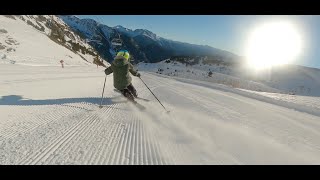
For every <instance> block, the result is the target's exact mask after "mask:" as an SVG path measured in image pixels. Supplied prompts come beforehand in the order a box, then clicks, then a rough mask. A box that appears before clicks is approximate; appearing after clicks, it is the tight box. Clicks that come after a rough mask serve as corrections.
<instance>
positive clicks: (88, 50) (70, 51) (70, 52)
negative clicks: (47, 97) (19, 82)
mask: <svg viewBox="0 0 320 180" xmlns="http://www.w3.org/2000/svg"><path fill="white" fill-rule="evenodd" d="M0 22H1V23H0V58H1V59H0V62H1V63H12V64H13V63H16V64H26V65H57V66H60V61H61V60H63V61H64V65H66V66H68V65H90V64H92V62H93V58H94V57H95V56H97V52H96V51H95V50H94V48H93V47H91V46H90V45H89V44H87V43H86V42H85V40H84V39H82V38H81V37H80V36H79V35H77V34H76V33H74V32H73V30H71V29H70V28H69V26H68V25H67V24H65V23H64V22H63V21H62V20H61V19H60V18H59V17H57V16H48V15H19V16H17V15H14V16H13V15H9V16H8V15H7V16H0Z"/></svg>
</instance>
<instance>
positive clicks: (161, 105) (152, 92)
mask: <svg viewBox="0 0 320 180" xmlns="http://www.w3.org/2000/svg"><path fill="white" fill-rule="evenodd" d="M139 79H140V80H141V81H142V82H143V84H144V85H145V86H146V87H147V88H148V89H149V91H150V92H151V94H152V95H153V96H154V97H155V98H156V99H157V100H158V101H159V103H160V104H161V106H162V107H163V108H164V109H165V110H166V111H167V113H168V112H170V111H168V110H167V109H166V108H165V107H164V106H163V105H162V103H161V102H160V100H159V99H158V98H157V96H156V95H155V94H153V92H152V91H151V89H150V88H149V87H148V86H147V85H146V83H145V82H144V81H143V80H142V79H141V77H139Z"/></svg>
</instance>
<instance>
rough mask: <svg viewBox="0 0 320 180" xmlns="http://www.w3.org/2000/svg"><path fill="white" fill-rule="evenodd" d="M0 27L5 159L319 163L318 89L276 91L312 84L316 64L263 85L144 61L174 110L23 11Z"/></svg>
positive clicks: (148, 76) (0, 153) (151, 81)
mask: <svg viewBox="0 0 320 180" xmlns="http://www.w3.org/2000/svg"><path fill="white" fill-rule="evenodd" d="M73 18H76V17H73ZM57 20H58V19H57ZM60 23H62V22H60ZM0 29H5V30H6V31H7V33H4V32H6V31H3V30H2V31H1V33H0V43H1V44H0V45H5V48H4V49H2V50H0V87H1V88H0V164H1V165H5V164H320V133H319V132H320V131H319V130H320V98H319V96H311V95H310V94H309V96H301V95H289V94H284V93H280V92H282V90H286V89H290V88H291V87H292V86H294V85H296V84H297V83H300V82H301V81H305V84H303V85H305V86H306V87H310V86H309V85H310V84H313V85H314V86H313V89H312V92H315V91H316V90H318V89H317V82H318V81H319V78H318V77H319V72H320V71H319V70H317V69H308V68H303V67H302V68H301V67H300V68H298V69H294V68H291V69H289V70H288V71H284V72H283V74H282V75H281V73H278V75H279V78H277V79H278V80H279V82H267V83H265V84H264V83H261V82H254V81H248V80H245V79H243V78H241V76H239V77H235V76H234V75H232V74H228V73H229V71H228V69H223V70H220V67H219V68H218V67H216V66H208V65H204V64H201V63H200V64H197V65H194V66H188V67H186V66H185V65H184V64H181V63H176V64H168V63H165V61H163V62H160V63H155V64H148V63H147V64H145V63H140V64H138V65H137V68H138V69H139V72H140V73H141V74H142V76H141V78H142V79H143V81H145V83H146V84H147V85H148V87H149V88H150V89H151V90H152V92H153V93H154V94H155V95H156V96H157V97H158V99H159V100H160V101H161V102H162V104H163V105H164V106H165V108H166V109H168V110H169V111H170V113H166V112H165V111H164V109H163V107H162V106H161V105H160V104H159V103H158V101H157V100H156V99H155V97H153V95H152V94H151V93H150V91H149V90H148V88H147V87H146V86H145V85H144V84H143V83H142V81H141V80H139V79H138V78H137V77H133V78H132V79H133V82H132V83H133V85H134V86H135V88H136V89H137V91H138V95H139V97H141V98H143V99H147V100H149V102H146V101H143V100H139V99H138V100H137V101H138V103H139V105H140V106H143V107H145V108H146V109H145V110H141V109H139V108H138V107H139V106H134V105H132V104H131V103H129V102H127V100H126V99H125V98H123V97H122V95H120V94H119V93H117V92H115V91H114V88H113V75H112V74H111V75H109V76H107V77H105V75H104V72H103V71H104V68H102V67H97V66H96V65H94V64H92V63H91V62H92V60H93V59H92V58H93V57H92V56H91V55H88V54H86V55H83V54H80V55H81V56H83V57H84V58H86V59H87V60H88V61H89V62H87V61H85V60H83V59H82V58H81V57H80V55H79V54H75V53H74V52H72V51H70V50H68V49H67V48H65V47H63V46H60V45H58V44H56V43H54V42H53V41H51V40H50V39H49V38H48V37H47V36H46V35H45V34H44V33H39V31H37V30H35V29H34V28H32V27H31V26H28V25H27V24H26V23H25V22H23V21H22V20H19V19H18V20H12V19H9V18H5V17H3V16H0ZM7 42H9V44H8V43H7ZM9 48H11V50H10V51H8V49H9ZM61 59H63V60H64V61H65V67H64V68H62V67H61V65H60V62H59V61H60V60H61ZM105 64H106V65H107V66H109V65H110V64H108V63H105ZM200 65H201V66H200ZM159 68H162V69H163V71H162V72H161V73H162V74H159V73H155V72H156V71H158V69H159ZM167 68H169V69H167ZM209 69H210V70H212V71H214V72H213V77H206V74H207V73H208V70H209ZM175 70H177V72H175ZM188 70H189V72H188ZM166 74H167V75H166ZM203 74H204V75H203ZM289 77H294V78H292V79H290V78H289ZM104 80H106V83H105V91H104V99H103V101H102V104H103V108H101V109H100V108H99V105H100V103H101V93H102V89H103V83H104ZM280 82H287V84H285V85H283V86H281V87H273V86H275V85H279V83H280ZM272 83H274V84H272ZM277 83H278V84H277ZM271 85H272V86H271ZM298 85H300V84H298ZM250 89H251V90H250ZM254 90H260V91H265V92H258V91H254ZM271 92H273V93H271ZM274 92H277V93H274Z"/></svg>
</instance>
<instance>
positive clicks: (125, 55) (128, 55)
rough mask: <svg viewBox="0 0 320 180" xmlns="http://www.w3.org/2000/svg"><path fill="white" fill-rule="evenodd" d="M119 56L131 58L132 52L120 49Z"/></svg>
mask: <svg viewBox="0 0 320 180" xmlns="http://www.w3.org/2000/svg"><path fill="white" fill-rule="evenodd" d="M117 56H123V57H124V58H125V59H126V60H128V59H129V57H130V54H129V52H128V51H127V50H120V51H119V52H118V53H117Z"/></svg>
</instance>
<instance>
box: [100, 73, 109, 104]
mask: <svg viewBox="0 0 320 180" xmlns="http://www.w3.org/2000/svg"><path fill="white" fill-rule="evenodd" d="M106 80H107V76H106V77H105V78H104V84H103V91H102V97H101V103H100V106H99V108H102V101H103V94H104V87H105V86H106Z"/></svg>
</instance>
